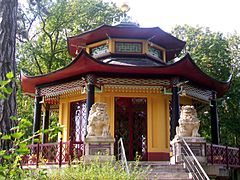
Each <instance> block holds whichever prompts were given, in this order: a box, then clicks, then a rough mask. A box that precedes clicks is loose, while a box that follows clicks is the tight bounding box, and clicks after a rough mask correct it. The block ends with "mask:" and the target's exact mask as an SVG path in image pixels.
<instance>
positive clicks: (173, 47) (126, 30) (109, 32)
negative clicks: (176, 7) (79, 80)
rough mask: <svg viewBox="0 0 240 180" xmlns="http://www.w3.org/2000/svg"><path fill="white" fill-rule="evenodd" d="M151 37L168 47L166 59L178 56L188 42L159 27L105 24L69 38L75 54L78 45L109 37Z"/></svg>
mask: <svg viewBox="0 0 240 180" xmlns="http://www.w3.org/2000/svg"><path fill="white" fill-rule="evenodd" d="M109 37H111V38H129V39H146V40H147V39H150V40H151V41H152V42H153V43H155V44H157V45H159V46H161V47H163V48H165V49H166V51H167V54H166V56H167V57H166V59H167V60H171V59H173V58H174V57H175V56H177V55H178V54H179V53H180V52H181V51H182V49H183V47H184V46H185V44H186V42H184V41H181V40H179V39H177V38H176V37H174V36H172V35H171V34H169V33H167V32H165V31H163V30H162V29H160V28H159V27H153V28H140V27H133V26H127V27H119V26H109V25H103V26H100V27H98V28H96V29H94V30H91V31H87V32H85V33H82V34H80V35H77V36H72V37H68V38H67V43H68V51H69V54H70V55H72V56H75V52H76V50H77V46H85V45H87V44H91V43H94V42H97V41H101V40H105V39H107V38H109Z"/></svg>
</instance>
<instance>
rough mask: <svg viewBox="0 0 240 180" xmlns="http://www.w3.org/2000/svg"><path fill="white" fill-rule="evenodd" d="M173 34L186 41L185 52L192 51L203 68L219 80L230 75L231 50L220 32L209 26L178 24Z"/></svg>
mask: <svg viewBox="0 0 240 180" xmlns="http://www.w3.org/2000/svg"><path fill="white" fill-rule="evenodd" d="M172 33H173V35H175V36H176V37H178V38H179V39H182V40H185V41H186V47H185V51H184V52H190V54H191V57H192V58H193V60H194V61H195V62H196V63H197V64H198V65H199V66H200V67H201V69H202V70H203V71H204V72H205V73H207V74H208V75H210V76H212V77H213V78H215V79H217V80H222V81H225V80H227V79H228V78H229V76H230V71H231V52H230V51H229V48H228V40H227V38H225V37H224V36H223V34H222V33H220V32H212V31H210V29H209V28H203V27H191V26H188V25H184V26H176V27H175V28H174V29H173V31H172Z"/></svg>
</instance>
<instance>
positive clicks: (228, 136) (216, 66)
mask: <svg viewBox="0 0 240 180" xmlns="http://www.w3.org/2000/svg"><path fill="white" fill-rule="evenodd" d="M173 34H175V35H176V36H177V37H178V38H180V39H183V40H186V41H187V43H186V47H185V52H186V51H187V52H190V54H191V56H192V57H193V59H194V60H195V62H196V63H197V64H198V65H199V66H200V68H201V69H202V70H203V71H205V72H206V73H207V74H208V75H210V76H212V77H213V78H215V79H217V80H224V81H226V80H227V79H228V78H229V76H230V74H232V82H231V87H230V89H229V91H228V92H227V93H226V94H225V95H224V96H223V97H222V98H220V99H219V100H218V112H219V117H220V138H221V144H227V145H232V146H239V144H240V131H239V126H240V114H239V112H240V78H239V77H240V61H239V60H240V36H239V35H237V33H235V34H233V35H229V37H226V36H223V34H222V33H219V32H212V31H210V29H209V28H203V27H191V26H188V25H185V26H176V27H175V28H174V29H173ZM206 107H208V105H206ZM206 107H205V108H203V110H204V111H202V112H200V113H201V114H200V119H201V133H202V135H203V136H205V137H206V138H207V139H208V140H209V139H210V137H211V136H210V117H209V113H207V112H208V110H209V109H208V108H209V107H208V108H206ZM203 112H206V113H203Z"/></svg>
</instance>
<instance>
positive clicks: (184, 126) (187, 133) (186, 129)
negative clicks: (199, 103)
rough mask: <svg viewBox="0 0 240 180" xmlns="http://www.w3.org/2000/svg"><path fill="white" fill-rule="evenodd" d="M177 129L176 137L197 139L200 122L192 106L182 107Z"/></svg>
mask: <svg viewBox="0 0 240 180" xmlns="http://www.w3.org/2000/svg"><path fill="white" fill-rule="evenodd" d="M178 122H179V127H177V128H176V136H177V137H199V136H200V135H199V133H198V130H199V126H200V121H199V119H198V118H197V111H196V109H195V108H194V106H189V105H186V106H182V108H181V114H180V119H179V121H178Z"/></svg>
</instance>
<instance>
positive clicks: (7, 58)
mask: <svg viewBox="0 0 240 180" xmlns="http://www.w3.org/2000/svg"><path fill="white" fill-rule="evenodd" d="M17 4H18V2H17V0H0V81H1V80H6V74H7V73H8V72H13V73H14V76H15V75H16V61H15V43H16V29H17ZM8 86H9V87H11V88H12V89H13V92H12V94H11V95H7V98H6V99H0V132H2V133H3V134H8V133H10V129H11V128H12V127H13V126H14V125H15V121H12V120H10V117H11V116H16V83H15V82H11V83H10V84H9V85H8ZM8 148H9V143H8V142H6V141H0V149H8Z"/></svg>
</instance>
